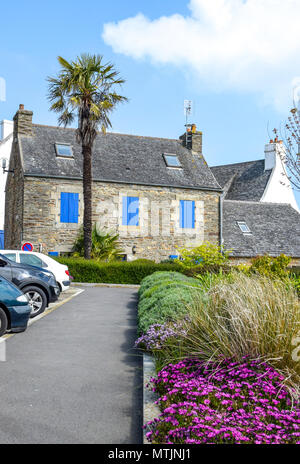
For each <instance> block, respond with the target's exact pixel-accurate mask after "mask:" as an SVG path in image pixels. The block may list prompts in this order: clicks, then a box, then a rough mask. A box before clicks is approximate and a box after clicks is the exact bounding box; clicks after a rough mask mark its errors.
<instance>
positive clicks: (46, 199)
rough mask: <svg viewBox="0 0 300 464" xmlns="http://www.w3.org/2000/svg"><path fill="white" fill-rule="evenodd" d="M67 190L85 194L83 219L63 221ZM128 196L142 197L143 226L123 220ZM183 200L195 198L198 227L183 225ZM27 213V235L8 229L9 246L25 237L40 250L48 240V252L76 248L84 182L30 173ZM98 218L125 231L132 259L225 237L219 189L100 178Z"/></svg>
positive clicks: (104, 227)
mask: <svg viewBox="0 0 300 464" xmlns="http://www.w3.org/2000/svg"><path fill="white" fill-rule="evenodd" d="M61 192H70V193H78V194H79V221H78V224H69V223H61V222H60V195H61ZM123 196H137V197H139V201H140V213H139V219H140V220H139V226H123V225H122V198H123ZM180 200H193V201H195V228H194V229H180V227H179V202H180ZM23 218H24V219H23V236H22V237H21V236H20V235H19V237H18V234H16V235H15V234H13V233H10V230H8V233H7V235H6V236H7V241H6V245H5V246H6V248H19V247H20V246H21V238H22V240H23V242H24V241H30V242H31V243H33V245H34V246H35V249H38V248H39V246H40V245H42V249H43V252H44V253H48V252H49V251H58V252H70V251H71V250H72V247H73V244H74V241H75V240H76V237H77V236H78V232H79V228H80V227H81V225H82V218H83V194H82V182H81V181H75V180H61V179H47V178H34V177H25V179H24V196H23ZM93 222H94V223H96V224H97V226H98V227H99V229H101V230H107V231H111V232H112V233H118V234H119V237H120V243H121V246H122V248H123V250H124V254H126V255H127V257H128V259H132V258H134V259H137V258H148V259H153V260H155V261H160V260H162V259H167V258H168V257H169V256H170V255H174V254H177V253H176V251H177V250H176V247H186V246H191V247H192V246H197V245H199V244H201V243H202V242H203V240H208V241H210V242H215V243H218V242H219V193H218V192H205V191H194V190H189V189H176V188H164V187H161V188H160V187H150V186H149V187H146V186H139V185H126V184H116V183H104V182H94V185H93ZM8 227H9V226H8ZM133 246H135V247H136V253H135V254H134V255H133V252H132V248H133Z"/></svg>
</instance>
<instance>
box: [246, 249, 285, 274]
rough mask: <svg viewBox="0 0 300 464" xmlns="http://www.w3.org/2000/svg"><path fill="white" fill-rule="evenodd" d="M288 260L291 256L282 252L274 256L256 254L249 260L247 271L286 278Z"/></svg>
mask: <svg viewBox="0 0 300 464" xmlns="http://www.w3.org/2000/svg"><path fill="white" fill-rule="evenodd" d="M290 262H291V258H290V257H289V256H285V255H283V254H282V255H280V256H278V257H276V258H274V257H272V256H269V255H264V256H257V257H256V258H254V259H252V260H251V266H250V268H249V270H248V272H250V273H255V274H260V275H264V276H268V277H279V278H286V277H288V273H289V271H288V265H289V264H290Z"/></svg>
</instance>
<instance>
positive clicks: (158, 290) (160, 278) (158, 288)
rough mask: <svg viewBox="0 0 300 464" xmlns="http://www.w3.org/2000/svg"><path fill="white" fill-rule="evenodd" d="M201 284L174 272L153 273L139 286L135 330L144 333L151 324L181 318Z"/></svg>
mask: <svg viewBox="0 0 300 464" xmlns="http://www.w3.org/2000/svg"><path fill="white" fill-rule="evenodd" d="M200 292H202V283H201V282H200V281H199V280H197V279H192V278H189V277H186V276H184V275H183V274H179V273H177V272H156V273H155V274H152V275H151V276H149V277H146V278H145V279H144V280H143V282H142V284H141V287H140V291H139V296H140V301H139V308H138V327H139V332H146V331H147V330H148V329H149V327H150V326H151V325H153V324H162V323H165V322H167V321H174V320H176V319H178V318H182V317H183V316H184V315H185V314H186V313H187V306H188V305H189V304H190V303H191V302H192V300H193V298H194V296H195V294H196V293H200Z"/></svg>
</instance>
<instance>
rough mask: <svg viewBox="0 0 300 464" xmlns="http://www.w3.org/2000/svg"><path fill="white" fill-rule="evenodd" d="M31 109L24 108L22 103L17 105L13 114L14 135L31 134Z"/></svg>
mask: <svg viewBox="0 0 300 464" xmlns="http://www.w3.org/2000/svg"><path fill="white" fill-rule="evenodd" d="M32 115H33V112H32V111H28V110H25V109H24V105H19V111H17V112H16V114H15V116H14V137H16V136H17V135H28V136H32V135H33V134H32Z"/></svg>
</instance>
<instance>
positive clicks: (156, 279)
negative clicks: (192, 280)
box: [139, 263, 188, 298]
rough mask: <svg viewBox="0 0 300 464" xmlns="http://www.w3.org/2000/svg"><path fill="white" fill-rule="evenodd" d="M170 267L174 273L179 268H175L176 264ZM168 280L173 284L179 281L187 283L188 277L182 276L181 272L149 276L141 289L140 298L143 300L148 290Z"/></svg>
mask: <svg viewBox="0 0 300 464" xmlns="http://www.w3.org/2000/svg"><path fill="white" fill-rule="evenodd" d="M164 266H165V265H164ZM168 266H172V268H173V269H174V271H175V270H177V269H176V267H178V266H176V265H175V267H174V263H173V264H169V265H168ZM172 268H171V269H172ZM181 269H182V268H181V267H179V270H181ZM168 280H170V281H172V282H174V281H178V280H180V281H186V280H188V278H187V277H186V276H184V275H183V274H180V273H179V272H155V273H154V274H151V275H149V276H148V277H146V278H145V279H144V280H143V281H142V283H141V286H140V289H139V297H140V298H141V297H142V295H143V293H144V292H145V291H146V290H148V288H150V287H153V286H154V285H156V284H157V283H161V282H163V281H168Z"/></svg>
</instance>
